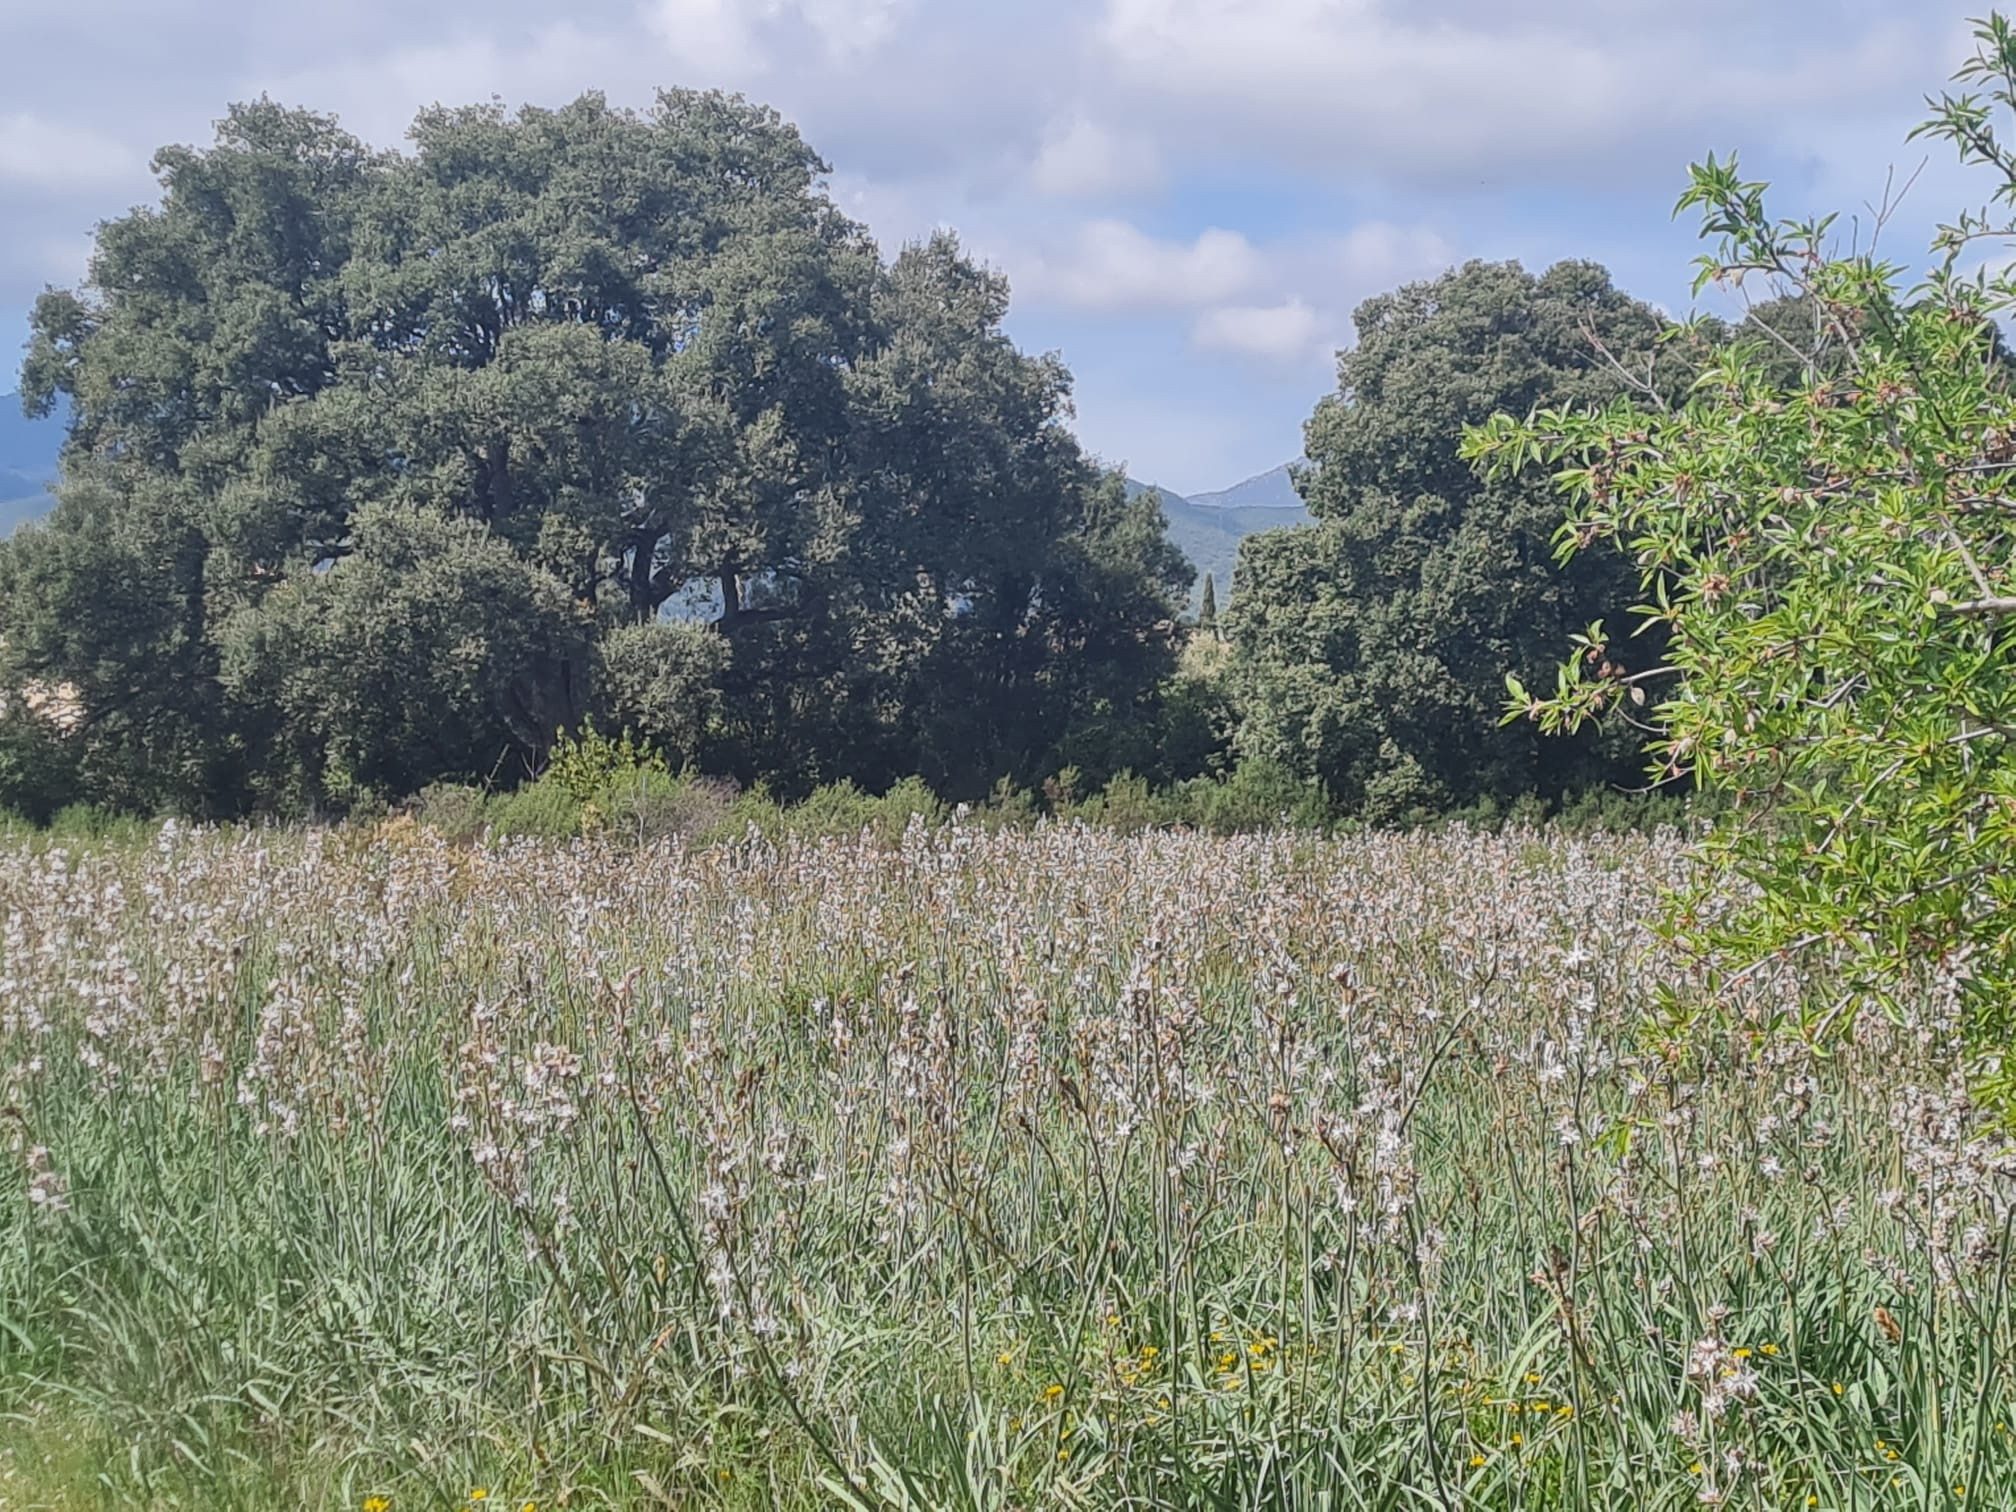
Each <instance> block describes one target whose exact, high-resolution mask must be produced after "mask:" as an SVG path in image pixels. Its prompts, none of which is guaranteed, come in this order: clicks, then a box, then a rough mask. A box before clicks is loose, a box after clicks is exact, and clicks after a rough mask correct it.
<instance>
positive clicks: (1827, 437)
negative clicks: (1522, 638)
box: [1465, 17, 2016, 1098]
mask: <svg viewBox="0 0 2016 1512" xmlns="http://www.w3.org/2000/svg"><path fill="white" fill-rule="evenodd" d="M1977 40H1978V43H1979V48H1978V51H1977V53H1976V56H1975V57H1974V58H1973V59H1972V60H1971V61H1970V62H1969V63H1968V64H1967V65H1966V67H1965V68H1963V69H1962V71H1961V75H1960V77H1961V79H1962V80H1963V81H1967V82H1970V83H1977V84H1981V85H1983V86H1984V87H1985V88H1986V90H1987V94H1986V96H1985V97H1984V96H1982V95H1977V94H1971V93H1970V94H1965V95H1960V96H1952V95H1948V96H1946V97H1944V98H1943V99H1941V100H1939V101H1936V102H1935V114H1934V117H1933V119H1932V120H1931V121H1930V122H1928V123H1927V126H1926V127H1925V128H1924V130H1925V131H1926V132H1927V133H1928V134H1931V135H1934V136H1939V137H1944V138H1947V139H1950V140H1951V141H1953V142H1955V143H1956V144H1957V145H1958V146H1959V148H1960V150H1961V155H1962V157H1963V159H1965V160H1967V161H1970V162H1973V163H1977V164H1983V165H1986V166H1987V167H1988V168H1989V170H1990V171H1991V172H1992V173H1993V174H1994V175H1995V176H1996V180H1997V183H1996V188H1995V191H1994V194H1995V198H1996V199H1997V200H1999V201H2001V202H2003V203H2008V202H2010V201H2011V200H2012V198H2016V158H2012V157H2011V156H2010V154H2009V153H2008V151H2007V150H2006V149H2005V148H2004V147H2003V145H2002V143H2001V139H2000V138H1999V137H1998V135H1997V134H1996V126H1995V119H1996V116H1997V114H1998V113H2000V112H2006V111H2007V110H2008V109H2010V108H2016V40H2012V36H2011V32H2010V28H2009V26H2008V24H2007V23H2006V22H2005V21H2003V20H2002V19H2001V18H1999V17H1997V18H1992V19H1991V20H1989V21H1987V22H1984V23H1982V24H1981V26H1980V28H1979V30H1978V32H1977ZM1766 190H1767V186H1765V185H1763V184H1760V183H1756V182H1752V181H1749V180H1746V179H1745V178H1744V177H1743V176H1742V174H1741V171H1740V169H1739V166H1738V163H1737V161H1736V160H1735V159H1734V158H1730V159H1727V160H1718V159H1716V158H1714V157H1710V158H1709V159H1708V160H1707V161H1706V162H1704V163H1702V164H1700V165H1698V166H1696V167H1695V168H1694V169H1693V171H1692V177H1691V183H1690V185H1689V187H1688V189H1687V192H1686V193H1685V194H1684V195H1683V196H1682V198H1681V200H1680V206H1679V208H1680V210H1682V211H1687V210H1694V211H1698V212H1699V213H1700V215H1701V217H1702V224H1703V230H1704V234H1705V235H1706V236H1708V237H1709V238H1711V239H1712V240H1713V243H1714V251H1713V252H1712V253H1711V254H1709V255H1708V256H1707V257H1705V258H1704V259H1703V262H1702V265H1701V276H1702V286H1703V287H1708V286H1711V285H1712V286H1721V287H1724V288H1730V289H1735V290H1737V291H1739V292H1741V293H1743V294H1746V295H1755V294H1756V293H1757V292H1758V291H1759V290H1760V289H1762V290H1768V291H1769V292H1770V294H1771V295H1773V296H1775V297H1776V298H1777V299H1779V300H1780V301H1781V303H1780V304H1779V306H1778V307H1779V308H1780V309H1784V308H1787V307H1788V305H1787V303H1786V302H1789V304H1790V306H1791V307H1794V308H1796V309H1797V310H1799V311H1800V312H1802V313H1803V316H1804V320H1803V323H1801V322H1793V323H1790V324H1789V325H1781V326H1780V327H1778V328H1776V329H1772V330H1768V331H1758V330H1752V329H1748V328H1746V329H1745V330H1742V331H1739V333H1738V334H1739V338H1741V339H1737V340H1735V341H1733V342H1729V343H1726V344H1723V345H1721V346H1720V347H1719V348H1718V350H1717V351H1716V353H1715V355H1714V357H1713V359H1712V360H1711V361H1709V362H1708V363H1707V365H1706V366H1705V367H1704V369H1703V370H1702V372H1701V373H1700V375H1699V377H1698V379H1696V381H1695V382H1694V383H1693V385H1692V386H1691V390H1690V392H1689V394H1688V396H1687V398H1686V401H1685V402H1684V403H1683V404H1679V405H1676V406H1674V407H1672V408H1670V409H1666V410H1654V411H1649V412H1648V411H1647V410H1646V409H1644V408H1643V407H1640V406H1635V405H1632V404H1629V403H1625V402H1619V401H1613V402H1611V403H1609V404H1607V405H1599V406H1593V407H1592V406H1581V407H1570V406H1555V407H1548V408H1543V409H1541V410H1539V411H1538V412H1535V413H1532V414H1530V415H1529V416H1528V417H1527V418H1525V419H1519V418H1516V417H1515V414H1501V415H1499V416H1497V417H1495V418H1493V419H1491V420H1489V421H1488V422H1485V423H1483V424H1481V425H1478V426H1477V427H1476V428H1475V429H1473V430H1472V431H1471V433H1470V435H1469V437H1468V440H1467V442H1466V445H1465V451H1466V455H1468V456H1470V457H1472V458H1475V459H1478V460H1479V461H1481V462H1483V463H1484V464H1485V465H1486V466H1487V467H1488V468H1489V470H1490V471H1489V475H1490V476H1491V477H1493V478H1495V479H1501V480H1502V479H1507V478H1511V477H1515V476H1518V475H1520V474H1521V472H1522V471H1523V470H1524V469H1525V468H1527V467H1528V466H1529V465H1532V464H1540V465H1545V466H1548V467H1551V468H1553V469H1554V470H1555V472H1556V477H1557V480H1558V482H1559V484H1560V486H1561V487H1563V488H1564V489H1565V490H1566V491H1567V494H1568V496H1569V498H1570V499H1571V500H1572V503H1573V517H1572V519H1571V520H1570V521H1569V523H1568V524H1567V525H1566V526H1565V527H1563V528H1562V530H1561V532H1560V536H1559V545H1560V552H1561V555H1562V558H1563V559H1564V560H1565V561H1571V562H1572V561H1577V560H1583V559H1586V558H1589V557H1591V556H1596V555H1599V554H1600V555H1609V556H1613V557H1614V556H1616V555H1618V554H1622V555H1623V556H1624V557H1626V558H1628V559H1629V560H1630V561H1631V562H1632V563H1633V565H1634V570H1635V572H1636V574H1637V576H1638V579H1639V586H1640V590H1641V591H1640V592H1639V593H1638V595H1637V604H1636V607H1635V609H1634V610H1633V612H1632V613H1631V615H1629V616H1628V617H1627V616H1622V615H1619V616H1615V617H1609V618H1605V619H1604V620H1602V621H1601V622H1596V623H1591V624H1590V625H1588V626H1587V627H1585V628H1584V629H1583V630H1582V631H1581V632H1580V634H1579V635H1577V636H1576V637H1575V639H1574V640H1573V643H1572V652H1573V654H1572V656H1571V658H1570V659H1569V661H1568V662H1567V663H1566V664H1565V665H1563V666H1561V667H1560V668H1559V670H1558V672H1557V673H1556V674H1555V675H1554V676H1553V678H1552V679H1551V680H1550V681H1548V682H1546V683H1544V684H1541V683H1529V682H1527V681H1525V680H1522V679H1519V678H1514V679H1512V680H1511V681H1510V682H1509V683H1508V689H1509V693H1510V699H1509V703H1508V705H1507V708H1508V711H1509V717H1510V718H1512V719H1513V720H1514V721H1515V722H1516V724H1517V725H1518V726H1520V727H1523V728H1528V729H1537V730H1543V731H1577V730H1584V729H1587V728H1590V727H1593V726H1597V725H1599V724H1602V723H1605V722H1614V721H1616V720H1619V719H1630V720H1643V721H1646V722H1648V723H1649V724H1650V726H1651V727H1652V729H1653V730H1654V731H1655V732H1656V734H1655V736H1654V738H1653V740H1652V742H1651V747H1650V749H1651V753H1652V758H1653V763H1654V771H1653V775H1654V776H1655V777H1658V778H1664V779H1676V778H1688V779H1691V780H1693V781H1695V782H1697V783H1699V784H1701V785H1702V786H1704V787H1707V788H1709V789H1712V790H1715V791H1718V792H1720V793H1722V794H1725V795H1727V796H1728V797H1729V798H1730V799H1731V800H1732V801H1733V803H1734V805H1735V810H1734V812H1733V814H1732V815H1731V817H1730V818H1729V819H1728V820H1727V821H1726V822H1724V823H1723V824H1721V825H1720V826H1719V827H1717V829H1716V830H1715V832H1714V834H1713V836H1712V837H1711V839H1710V840H1709V842H1708V846H1707V860H1708V862H1709V863H1710V865H1709V867H1708V868H1707V870H1706V873H1704V874H1707V873H1712V872H1718V871H1719V872H1727V871H1734V872H1735V873H1737V874H1738V875H1740V877H1741V878H1742V879H1744V880H1745V881H1746V882H1747V883H1748V884H1750V886H1749V887H1748V889H1747V890H1744V891H1742V892H1740V893H1739V895H1738V896H1739V902H1738V903H1737V904H1736V905H1735V906H1733V908H1731V907H1727V906H1724V907H1720V908H1717V907H1713V906H1711V903H1710V900H1709V899H1708V897H1707V895H1706V893H1705V892H1702V893H1698V894H1693V895H1682V896H1680V897H1678V898H1676V900H1675V903H1674V908H1673V912H1672V917H1671V924H1672V927H1673V929H1674V930H1675V932H1676V933H1677V934H1679V935H1680V936H1682V937H1683V938H1684V939H1686V940H1687V941H1688V942H1689V943H1691V944H1692V945H1694V946H1696V947H1697V948H1698V949H1699V951H1700V952H1701V959H1702V961H1703V967H1704V979H1703V985H1704V987H1705V988H1706V989H1707V991H1706V993H1705V996H1704V997H1703V998H1702V999H1701V1001H1702V1002H1704V1003H1707V1004H1712V1005H1717V1006H1719V1007H1721V1008H1724V1009H1728V1010H1732V1011H1739V1012H1741V1013H1742V1014H1744V1015H1745V1016H1746V1019H1747V1021H1748V1022H1749V1024H1750V1026H1751V1027H1756V1028H1768V1027H1774V1026H1775V1027H1784V1028H1790V1029H1793V1030H1796V1031H1797V1032H1800V1033H1804V1034H1808V1035H1815V1036H1821V1035H1825V1034H1827V1033H1829V1032H1832V1031H1834V1030H1837V1029H1840V1028H1844V1027H1846V1026H1848V1025H1850V1024H1852V1022H1853V1019H1854V1016H1855V1013H1856V1012H1857V1011H1859V1009H1860V1007H1861V1006H1862V1005H1863V1004H1866V1003H1868V1002H1870V1001H1875V1002H1879V1003H1883V1004H1885V1005H1887V1006H1888V1007H1889V1008H1890V1010H1891V1011H1892V1012H1894V1013H1897V1014H1899V1015H1904V1014H1907V1013H1909V1014H1914V1015H1920V1016H1923V1017H1924V1021H1925V1022H1927V1023H1928V1024H1932V1025H1936V1024H1939V1023H1942V1022H1946V1021H1949V1020H1950V1021H1954V1022H1957V1023H1958V1024H1959V1025H1960V1026H1961V1027H1962V1028H1963V1030H1964V1032H1965V1033H1966V1035H1967V1038H1968V1042H1969V1043H1970V1045H1971V1046H1972V1048H1973V1050H1974V1052H1975V1054H1976V1057H1977V1058H1976V1061H1975V1072H1976V1075H1977V1078H1978V1080H1979V1081H1980V1083H1981V1085H1982V1086H1984V1087H1985V1088H1987V1089H1989V1090H1990V1091H1991V1092H1992V1093H1995V1094H1997V1095H2000V1096H2002V1097H2004V1098H2006V1097H2007V1096H2008V1094H2010V1093H2011V1092H2012V1091H2016V1074H2012V1071H2011V1070H2010V1069H2009V1068H2008V1067H2007V1065H2006V1064H2005V1047H2006V1046H2007V1044H2008V1041H2009V1033H2010V1029H2011V1027H2012V1023H2011V1008H2010V1005H2011V1003H2012V1002H2016V995H2012V994H2016V870H2012V868H2011V867H2010V865H2009V861H2010V857H2011V855H2012V845H2016V395H2012V391H2011V381H2010V380H2011V368H2010V364H2009V361H2008V358H2007V353H2006V351H2005V349H2004V346H2003V342H2002V339H2001V336H2000V333H1999V331H1998V326H1997V323H1998V321H2000V320H2002V319H2006V318H2007V317H2008V315H2009V313H2010V312H2011V310H2012V308H2016V281H2012V280H2011V279H2010V278H2009V277H2008V276H2006V275H2003V274H1997V273H1992V272H1991V271H1990V270H1989V269H1988V268H1987V267H1985V266H1983V265H1981V264H1980V263H1979V262H1978V261H1975V260H1973V259H1971V258H1969V257H1968V256H1967V255H1966V248H1967V247H1968V246H1969V245H1970V244H1971V242H1972V240H1973V239H1974V237H1975V236H1976V235H1977V234H1978V233H1979V232H1980V231H1982V230H1983V229H1984V228H1985V226H1986V225H1987V223H1986V222H1985V221H1982V220H1980V219H1978V218H1977V219H1973V220H1963V222H1961V223H1960V224H1959V225H1956V226H1955V227H1950V228H1947V229H1946V230H1945V231H1944V232H1942V233H1941V236H1940V238H1939V241H1938V243H1937V245H1936V246H1935V256H1936V262H1935V266H1934V267H1933V268H1932V270H1931V271H1930V272H1929V273H1928V274H1926V275H1925V276H1923V278H1922V279H1920V280H1918V281H1917V282H1915V283H1910V282H1907V275H1906V273H1905V271H1904V269H1903V268H1902V267H1900V266H1898V265H1896V264H1892V263H1889V262H1885V261H1883V260H1880V259H1879V258H1877V257H1876V256H1874V255H1871V254H1869V253H1867V252H1848V253H1842V252H1839V251H1837V250H1836V249H1835V245H1834V239H1833V234H1832V233H1833V224H1832V222H1831V220H1830V219H1821V220H1815V221H1805V222H1797V221H1785V220H1776V219H1773V218H1771V216H1770V215H1769V213H1768V211H1767V208H1766V204H1767V193H1766ZM2000 229H2001V233H2002V234H2003V235H2004V236H2006V235H2007V234H2008V230H2009V228H2007V227H2002V228H2000ZM1970 262H1971V263H1972V264H1973V266H1972V270H1971V271H1969V265H1970ZM1802 333H1803V335H1804V337H1805V341H1804V343H1803V344H1801V343H1800V341H1799V340H1798V339H1797V338H1798V336H1799V335H1800V334H1802ZM1647 632H1649V635H1650V637H1651V638H1652V639H1653V640H1654V641H1655V642H1657V643H1663V647H1664V652H1663V655H1662V656H1660V657H1659V658H1657V659H1656V661H1655V660H1648V659H1646V658H1643V657H1632V656H1627V654H1626V652H1625V647H1627V646H1628V645H1630V644H1631V643H1632V640H1633V639H1634V637H1635V638H1638V639H1641V640H1642V639H1643V638H1644V637H1645V635H1646V633H1647ZM1529 689H1530V691H1529ZM1725 896H1726V893H1725ZM1794 965H1797V966H1802V967H1807V968H1817V972H1816V971H1809V972H1808V973H1807V974H1806V975H1805V976H1803V977H1802V978H1801V980H1803V981H1805V982H1807V983H1809V984H1810V983H1812V982H1815V981H1817V982H1819V983H1821V984H1822V986H1821V987H1820V988H1814V987H1811V986H1808V987H1807V988H1806V989H1805V990H1798V991H1795V990H1793V989H1792V987H1791V986H1790V985H1789V981H1790V979H1789V977H1786V976H1785V968H1788V967H1790V966H1794ZM1779 978H1783V980H1774V979H1779ZM1767 986H1776V987H1778V988H1779V989H1781V990H1776V991H1765V990H1760V989H1763V988H1765V987H1767Z"/></svg>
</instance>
